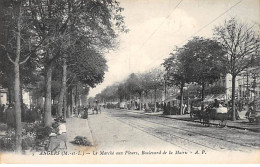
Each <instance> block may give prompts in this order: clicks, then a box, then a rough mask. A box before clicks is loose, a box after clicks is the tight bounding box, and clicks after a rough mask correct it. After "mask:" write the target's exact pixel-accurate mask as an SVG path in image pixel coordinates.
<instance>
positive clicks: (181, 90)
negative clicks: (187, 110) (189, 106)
mask: <svg viewBox="0 0 260 167" xmlns="http://www.w3.org/2000/svg"><path fill="white" fill-rule="evenodd" d="M183 87H184V82H182V83H181V88H180V94H181V101H180V115H182V110H183Z"/></svg>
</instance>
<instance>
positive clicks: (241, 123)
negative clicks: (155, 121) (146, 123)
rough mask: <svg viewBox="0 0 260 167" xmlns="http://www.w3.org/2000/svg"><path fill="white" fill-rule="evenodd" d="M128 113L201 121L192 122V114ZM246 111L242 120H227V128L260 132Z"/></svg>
mask: <svg viewBox="0 0 260 167" xmlns="http://www.w3.org/2000/svg"><path fill="white" fill-rule="evenodd" d="M127 111H132V112H135V113H140V114H145V115H151V116H158V117H165V118H170V119H177V120H183V121H192V122H198V123H200V122H199V120H194V121H193V120H191V119H190V114H185V115H163V112H162V111H160V112H151V113H149V112H144V111H139V110H127ZM245 113H246V111H241V112H239V113H238V114H239V116H240V118H241V119H240V120H236V121H231V120H227V127H229V128H236V129H242V130H249V131H253V132H260V125H259V124H256V123H249V121H248V119H246V117H245ZM211 124H213V125H218V122H217V121H215V122H213V123H211Z"/></svg>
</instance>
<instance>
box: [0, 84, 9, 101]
mask: <svg viewBox="0 0 260 167" xmlns="http://www.w3.org/2000/svg"><path fill="white" fill-rule="evenodd" d="M3 104H4V105H7V104H8V90H7V89H4V88H2V87H1V86H0V105H3Z"/></svg>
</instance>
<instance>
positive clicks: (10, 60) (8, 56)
mask: <svg viewBox="0 0 260 167" xmlns="http://www.w3.org/2000/svg"><path fill="white" fill-rule="evenodd" d="M7 57H8V59H9V61H10V62H11V63H13V64H15V62H14V61H13V60H12V59H11V57H10V56H9V54H8V53H7Z"/></svg>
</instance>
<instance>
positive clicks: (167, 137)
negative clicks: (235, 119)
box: [89, 110, 260, 152]
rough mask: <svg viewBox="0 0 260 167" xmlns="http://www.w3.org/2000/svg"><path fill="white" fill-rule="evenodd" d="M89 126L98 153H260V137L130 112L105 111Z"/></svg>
mask: <svg viewBox="0 0 260 167" xmlns="http://www.w3.org/2000/svg"><path fill="white" fill-rule="evenodd" d="M89 126H90V129H91V131H92V135H93V138H94V141H95V145H96V148H97V149H102V150H104V149H114V148H117V149H119V148H120V149H122V150H126V149H132V150H133V149H151V148H154V149H155V150H156V149H157V150H158V148H172V149H175V150H176V149H178V150H181V151H183V152H194V151H196V150H206V151H217V152H221V151H237V152H252V151H256V150H259V149H260V140H259V139H260V134H259V133H255V132H249V131H244V130H238V129H231V128H219V127H215V126H211V127H204V126H202V125H201V124H199V123H194V122H186V121H181V120H171V119H167V118H162V117H155V116H149V115H143V114H138V113H133V112H129V111H126V110H105V112H102V114H99V115H90V118H89Z"/></svg>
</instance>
